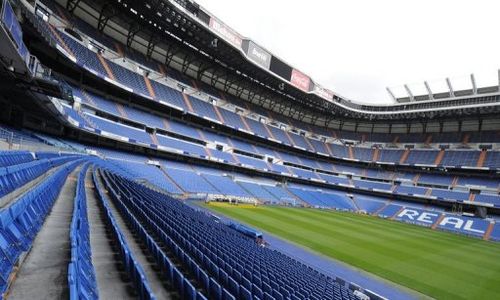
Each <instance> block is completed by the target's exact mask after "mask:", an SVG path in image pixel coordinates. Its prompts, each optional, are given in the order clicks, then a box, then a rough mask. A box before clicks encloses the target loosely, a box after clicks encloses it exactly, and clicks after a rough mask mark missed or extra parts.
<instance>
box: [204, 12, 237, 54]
mask: <svg viewBox="0 0 500 300" xmlns="http://www.w3.org/2000/svg"><path fill="white" fill-rule="evenodd" d="M209 27H210V28H211V29H213V30H214V31H215V32H217V33H218V34H219V35H220V36H222V37H223V38H224V39H225V40H226V41H228V42H229V43H231V44H232V45H233V46H235V47H237V48H241V43H242V39H241V37H240V35H239V34H238V33H237V32H236V31H234V30H232V29H231V28H229V27H228V26H226V25H225V24H224V23H222V22H220V21H219V20H217V19H215V18H213V17H212V18H210V23H209Z"/></svg>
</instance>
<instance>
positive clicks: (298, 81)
mask: <svg viewBox="0 0 500 300" xmlns="http://www.w3.org/2000/svg"><path fill="white" fill-rule="evenodd" d="M290 83H291V84H293V85H294V86H295V87H297V88H299V89H301V90H303V91H305V92H309V85H310V84H311V78H309V77H308V76H307V75H305V74H304V73H302V72H300V71H298V70H295V69H293V70H292V78H290Z"/></svg>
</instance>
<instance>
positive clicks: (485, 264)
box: [208, 206, 500, 299]
mask: <svg viewBox="0 0 500 300" xmlns="http://www.w3.org/2000/svg"><path fill="white" fill-rule="evenodd" d="M208 207H209V208H211V209H214V210H216V211H219V212H221V213H224V214H227V215H228V216H231V217H233V218H235V219H239V220H242V221H244V222H246V223H248V224H250V225H252V226H255V227H258V228H261V229H263V230H266V231H268V232H271V233H273V234H276V235H279V236H281V237H284V238H286V239H289V240H290V241H293V242H296V243H298V244H301V245H304V246H306V247H309V248H311V249H313V250H315V251H318V252H319V253H323V254H325V255H328V256H331V257H334V258H336V259H339V260H341V261H344V262H346V263H348V264H351V265H354V266H357V267H360V268H362V269H364V270H366V271H368V272H372V273H374V274H377V275H379V276H381V277H384V278H387V279H389V280H391V281H394V282H396V283H399V284H402V285H405V286H408V287H410V288H413V289H415V290H418V291H420V292H422V293H424V294H427V295H430V296H433V297H436V298H440V299H493V298H496V297H497V295H498V294H499V293H500V245H498V244H495V243H491V242H484V241H481V240H479V239H472V238H468V237H463V236H458V235H456V234H451V233H445V232H439V231H434V230H430V229H426V228H420V227H418V226H414V225H408V224H403V223H398V222H393V221H388V220H382V219H378V218H372V217H366V216H359V215H354V214H348V213H338V212H330V211H318V210H313V209H292V208H280V207H257V208H240V207H233V206H231V207H225V206H224V207H219V206H208Z"/></svg>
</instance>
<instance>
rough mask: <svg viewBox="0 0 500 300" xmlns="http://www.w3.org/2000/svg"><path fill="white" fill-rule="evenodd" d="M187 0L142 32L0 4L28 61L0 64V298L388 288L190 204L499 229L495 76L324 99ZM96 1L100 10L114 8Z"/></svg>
mask: <svg viewBox="0 0 500 300" xmlns="http://www.w3.org/2000/svg"><path fill="white" fill-rule="evenodd" d="M146 2H147V3H149V2H148V1H146ZM188 2H189V1H188ZM188 2H185V1H176V2H175V4H174V3H173V2H169V1H167V2H165V3H164V6H165V7H168V9H169V10H170V12H171V13H172V17H173V18H175V19H177V20H181V22H180V23H179V24H181V25H178V24H177V25H176V26H180V27H179V28H174V27H176V26H168V31H169V34H167V35H164V34H163V33H161V30H160V33H161V35H158V36H155V35H150V36H148V39H149V42H147V41H146V39H144V37H145V36H146V34H147V33H148V32H149V31H150V29H152V26H153V25H151V24H153V23H151V22H150V25H144V26H143V25H141V26H140V27H141V28H134V26H136V25H135V21H133V20H132V23H131V24H132V25H131V26H130V28H128V29H126V28H124V27H123V28H122V26H123V24H124V20H123V19H122V18H123V16H124V15H123V14H122V13H123V12H122V13H118V9H117V11H115V12H116V14H111V16H108V17H105V18H104V19H103V18H101V16H97V15H95V14H96V13H97V9H98V7H92V5H90V6H89V5H88V3H89V2H88V0H82V1H81V4H80V1H77V2H76V3H73V2H71V3H70V1H68V2H67V3H66V2H65V1H51V0H42V1H37V2H36V3H35V4H33V3H31V2H29V1H28V2H26V1H18V0H9V1H7V0H1V1H0V3H1V6H0V8H1V9H0V12H2V14H1V16H2V19H1V22H0V26H1V28H0V29H2V31H0V37H1V38H2V39H0V41H1V42H2V43H4V45H6V46H5V47H7V46H14V48H15V49H16V51H15V53H14V52H12V53H14V54H12V53H11V52H9V53H7V52H6V50H5V48H3V47H4V46H2V47H0V51H4V52H5V53H0V54H2V56H3V55H4V54H5V55H7V54H8V56H9V58H10V59H11V61H12V62H13V63H14V62H15V63H16V68H15V69H16V71H18V70H19V65H20V66H21V67H22V69H23V70H25V71H24V72H17V73H13V72H12V71H11V70H9V69H8V68H3V66H2V67H1V70H0V71H1V72H0V76H1V77H2V79H5V82H6V83H5V84H4V85H5V86H8V88H7V87H3V85H2V87H0V90H2V93H0V106H1V107H2V113H1V114H0V122H1V124H0V249H1V250H2V251H0V255H1V256H2V260H1V264H0V292H1V293H2V298H6V297H12V298H32V299H33V298H40V299H45V298H46V299H51V298H57V297H63V298H64V297H66V296H67V297H68V298H70V299H98V298H102V299H133V298H139V299H166V298H168V299H193V300H194V299H196V300H203V299H223V300H230V299H268V300H271V299H294V300H295V299H376V300H379V299H386V298H384V297H383V295H382V296H380V295H377V294H376V293H375V292H373V291H370V290H368V289H366V288H365V287H364V286H363V284H361V285H360V284H358V283H357V282H353V281H352V278H340V277H336V276H333V275H335V274H336V272H337V271H339V272H340V269H339V270H337V269H333V270H329V272H324V270H320V269H319V268H315V267H312V266H310V265H308V264H307V263H306V262H304V261H301V260H298V259H297V257H295V256H293V255H288V254H285V252H283V251H281V250H280V249H279V248H274V247H272V245H271V247H270V246H269V245H268V244H266V241H265V240H261V238H260V237H259V238H255V237H249V236H248V234H247V235H246V234H245V232H243V233H242V231H238V230H235V228H236V229H237V228H241V227H238V226H236V225H235V224H234V223H230V222H229V223H228V221H227V220H224V219H220V218H218V217H215V216H214V215H211V214H209V213H207V212H205V211H203V210H199V209H194V208H193V207H192V206H193V205H196V201H206V202H209V201H221V202H229V203H231V204H235V205H236V204H238V203H245V204H247V205H248V204H251V205H254V206H258V205H272V206H274V207H280V206H284V207H285V206H286V207H293V209H303V210H301V211H300V212H304V211H306V209H305V208H317V209H324V210H338V211H341V212H342V214H346V215H349V216H352V214H353V213H356V214H368V215H371V216H374V217H380V218H384V219H391V220H395V221H398V222H405V223H411V224H415V225H419V226H425V227H430V228H431V229H433V230H443V231H449V232H453V233H458V234H463V235H468V236H471V237H474V238H479V239H484V240H491V241H500V227H499V226H500V225H499V221H498V220H499V218H498V213H499V212H500V181H499V179H498V174H497V173H498V170H499V169H500V154H499V153H500V152H499V149H500V148H499V146H498V145H499V144H498V143H499V142H498V141H499V138H500V135H499V132H500V131H499V130H500V129H499V128H498V122H497V121H498V111H497V110H496V105H497V104H496V103H495V101H497V102H498V95H496V94H495V93H497V91H496V90H495V92H491V89H488V88H484V89H486V90H487V91H490V92H488V93H494V94H495V95H493V96H491V95H490V96H488V97H486V96H484V93H483V94H481V93H473V94H468V92H467V91H457V93H458V94H460V93H462V95H463V96H461V97H451V96H449V95H448V96H442V95H440V96H439V97H436V99H441V101H438V100H436V101H427V100H422V101H420V100H419V101H413V100H412V101H407V103H405V104H404V105H400V104H399V103H398V104H394V105H387V106H376V105H368V104H367V105H364V104H358V103H355V102H351V101H350V100H347V99H343V98H342V97H340V96H337V95H336V94H335V93H333V92H331V95H330V92H329V91H328V90H326V89H324V88H322V87H320V86H319V85H317V84H316V83H315V82H314V81H312V80H311V79H310V78H309V77H307V76H306V75H304V76H305V77H307V78H308V79H309V80H310V84H309V86H310V89H309V90H307V89H304V88H301V87H300V86H297V83H294V82H293V80H292V77H290V78H284V77H283V75H282V74H276V73H275V74H272V76H269V75H270V73H272V72H274V71H273V70H275V69H276V68H274V67H273V68H255V61H254V62H252V63H249V62H248V61H247V58H248V57H247V56H248V53H247V49H243V48H241V47H240V46H238V47H240V48H238V47H237V49H235V48H234V45H233V44H231V42H230V41H228V40H227V37H226V38H222V37H221V36H220V33H216V32H214V31H213V30H214V29H213V28H212V27H211V25H210V22H208V21H206V20H205V21H203V20H201V21H200V20H199V18H200V16H202V15H203V14H201V13H202V12H203V13H205V12H204V11H199V12H200V14H198V13H193V12H191V13H193V16H191V15H189V16H190V17H189V18H187V17H186V16H185V14H187V12H190V9H192V8H189V7H185V6H186V5H188V4H187V3H188ZM63 3H66V5H65V6H62V5H61V4H63ZM189 3H191V2H189ZM191 4H192V3H191ZM72 5H74V6H75V7H72ZM81 5H83V6H81ZM107 5H109V6H104V7H102V8H101V9H102V14H107V13H108V12H107V11H106V9H111V10H113V11H114V9H115V7H114V6H115V5H117V4H116V3H109V4H107ZM123 5H124V7H127V5H131V7H132V6H133V3H132V2H129V1H127V0H125V2H123ZM148 5H149V4H146V5H145V6H146V7H148ZM98 6H99V5H98ZM82 7H86V8H88V9H82ZM133 7H134V8H131V11H136V12H137V10H140V12H138V14H139V15H141V18H145V20H146V19H147V18H149V17H150V16H149V14H150V13H148V12H145V11H143V10H142V9H144V8H143V7H142V6H141V7H140V8H138V7H135V6H133ZM14 8H15V10H14ZM135 9H137V10H135ZM158 9H159V8H158ZM162 9H163V8H162ZM119 10H120V11H121V9H119ZM128 10H129V9H126V11H127V12H126V13H127V14H128V13H130V12H128ZM14 12H16V13H14ZM103 16H104V15H103ZM128 16H129V18H131V19H133V18H137V16H131V15H128ZM96 17H97V18H96ZM18 18H19V20H22V22H19V21H18ZM106 18H107V19H106ZM207 18H208V19H210V18H214V17H213V16H209V15H207ZM93 19H95V20H96V22H97V23H96V24H97V25H96V24H94V23H93V22H88V21H89V20H93ZM105 19H106V20H105ZM169 20H170V19H169ZM186 20H189V22H187V21H186ZM210 20H212V19H210ZM214 20H216V19H214ZM108 21H110V23H109V24H108V23H107V22H108ZM145 22H146V23H147V21H145ZM199 22H204V23H205V25H203V26H199V25H200V24H199ZM207 22H208V23H207ZM110 24H112V25H110ZM186 24H189V26H187V25H186ZM207 24H208V25H210V26H206V25H207ZM94 25H95V26H94ZM110 26H111V27H110ZM113 26H116V28H114V27H113ZM137 26H139V25H137ZM156 26H157V24H156V23H154V27H155V28H156ZM162 26H163V25H162ZM186 26H187V27H186ZM224 29H227V30H226V33H227V32H232V30H229V29H228V28H224ZM134 30H136V31H137V32H134ZM155 30H156V29H155ZM124 32H125V35H123V34H124ZM126 32H128V34H127V33H126ZM4 33H7V35H5V34H4ZM214 37H215V39H214ZM219 38H220V40H219ZM125 41H126V42H125ZM214 41H215V42H214ZM217 41H218V42H217ZM25 42H26V44H25ZM233 42H234V41H233ZM144 43H146V44H144ZM148 43H149V44H148ZM163 43H166V44H170V46H169V48H168V49H164V48H163V47H164V45H163ZM213 43H215V46H213V47H208V46H207V45H209V44H213ZM242 43H243V41H242ZM244 44H245V47H250V46H249V45H252V44H254V42H252V41H251V40H248V41H247V40H245V41H244ZM28 47H29V49H28ZM212 48H213V49H212ZM214 49H215V50H214ZM28 50H29V51H28ZM198 50H199V51H200V52H199V53H198ZM235 50H236V51H237V52H236V51H235ZM214 51H220V52H214ZM266 51H267V50H266ZM174 52H175V53H174ZM31 53H33V54H34V55H32V54H31ZM200 53H202V54H200ZM236 53H237V55H235V54H236ZM266 53H267V52H266ZM268 54H269V55H270V57H273V58H275V57H274V56H272V54H271V53H268ZM205 56H206V57H205ZM230 56H231V59H230ZM209 58H210V59H209ZM212 58H215V61H217V63H214V62H213V61H211V59H212ZM38 59H40V61H39V60H38ZM42 62H43V63H42ZM283 64H285V63H283ZM285 65H286V64H285ZM285 67H286V68H285V69H290V70H291V71H290V72H292V70H293V71H294V72H295V71H296V70H295V69H294V68H292V67H291V66H285ZM208 73H210V74H209V75H207V74H208ZM226 76H227V77H226ZM282 79H283V80H282ZM223 80H225V81H223ZM20 83H22V84H20ZM275 83H278V84H275ZM27 87H29V88H27ZM277 87H279V88H277ZM495 88H496V87H495ZM320 91H324V93H322V92H320ZM464 93H465V94H464ZM485 93H486V92H485ZM13 99H17V100H13ZM399 100H401V99H399ZM403 102H404V101H403ZM403 102H401V103H403ZM287 103H288V104H287ZM287 105H288V106H287ZM467 105H474V108H473V112H472V110H466V109H462V106H464V107H465V106H467ZM476 106H477V107H476ZM4 107H5V109H3V108H4ZM429 108H430V109H429ZM428 110H433V113H432V114H429V113H427V111H428ZM415 111H417V112H415ZM434 113H435V114H434ZM465 116H467V117H465ZM441 117H442V119H441ZM475 122H477V124H476V123H475ZM4 123H5V124H4ZM6 124H10V125H11V126H9V125H6ZM427 128H428V129H429V130H428V129H427ZM427 130H428V131H427ZM290 209H291V208H290ZM241 226H243V225H241ZM247 229H248V230H250V231H252V232H255V230H253V229H251V228H247ZM59 230H61V231H62V230H64V232H65V233H64V234H62V233H60V231H59ZM243 231H244V230H243ZM247 233H248V232H247ZM66 234H67V235H68V236H67V237H66V236H65V235H66ZM55 235H58V238H57V241H55V240H54V236H55ZM54 249H55V250H54ZM96 253H98V254H96ZM115 254H116V255H115ZM43 255H46V256H43ZM40 262H43V263H46V264H47V265H44V268H35V267H33V266H34V265H36V263H40ZM103 262H105V263H103ZM49 264H50V265H49ZM42 273H43V274H42ZM27 274H30V275H27ZM61 274H62V275H61ZM30 276H33V277H36V278H39V280H33V279H31V278H32V277H30ZM55 276H58V278H60V277H61V276H62V277H63V278H64V279H65V280H62V281H61V280H57V281H56V280H55V279H54V277H55ZM30 280H31V281H33V282H31V283H30ZM35 281H36V282H35ZM362 282H363V283H366V281H362ZM27 286H30V288H26V287H27ZM31 287H33V288H31ZM381 291H384V289H381ZM61 295H62V296H61Z"/></svg>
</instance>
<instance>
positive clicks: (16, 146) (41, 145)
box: [0, 128, 76, 152]
mask: <svg viewBox="0 0 500 300" xmlns="http://www.w3.org/2000/svg"><path fill="white" fill-rule="evenodd" d="M0 150H28V151H34V152H36V151H55V152H59V151H64V152H76V151H75V150H74V149H69V148H64V147H60V146H56V145H52V144H49V143H47V142H44V141H42V140H37V139H36V138H31V137H28V136H25V135H21V134H18V133H16V132H14V131H10V130H7V129H5V128H0Z"/></svg>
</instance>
